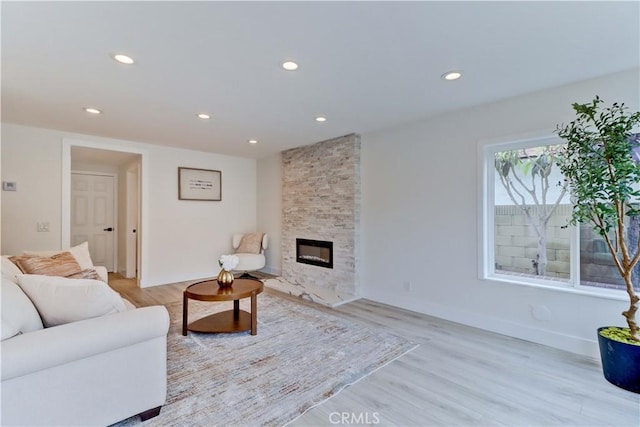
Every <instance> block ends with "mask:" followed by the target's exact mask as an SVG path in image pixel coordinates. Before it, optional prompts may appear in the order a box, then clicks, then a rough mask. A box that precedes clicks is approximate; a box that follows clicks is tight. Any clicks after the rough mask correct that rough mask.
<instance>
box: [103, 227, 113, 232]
mask: <svg viewBox="0 0 640 427" xmlns="http://www.w3.org/2000/svg"><path fill="white" fill-rule="evenodd" d="M103 231H113V227H109V228H105V229H104V230H103Z"/></svg>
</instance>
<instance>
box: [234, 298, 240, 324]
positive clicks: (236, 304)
mask: <svg viewBox="0 0 640 427" xmlns="http://www.w3.org/2000/svg"><path fill="white" fill-rule="evenodd" d="M239 318H240V300H239V299H236V300H233V319H234V320H238V319H239Z"/></svg>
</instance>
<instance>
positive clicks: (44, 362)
mask: <svg viewBox="0 0 640 427" xmlns="http://www.w3.org/2000/svg"><path fill="white" fill-rule="evenodd" d="M168 330H169V313H168V312H167V309H166V308H165V307H163V306H160V305H157V306H152V307H143V308H138V309H135V310H128V311H123V312H120V313H115V314H110V315H107V316H102V317H96V318H93V319H87V320H82V321H78V322H73V323H67V324H65V325H60V326H55V327H52V328H46V329H41V330H38V331H34V332H29V333H26V334H22V335H18V336H15V337H13V338H10V339H8V340H5V341H2V343H1V344H0V349H1V353H2V381H4V380H8V379H11V378H15V377H19V376H22V375H26V374H28V373H31V372H37V371H40V370H43V369H49V368H52V367H55V366H59V365H64V364H66V363H70V362H73V361H75V360H80V359H83V358H87V357H91V356H93V355H96V354H100V353H105V352H108V351H111V350H116V349H119V348H123V347H128V346H131V345H134V344H136V343H139V342H143V341H147V340H151V339H154V338H157V337H161V336H166V335H167V332H168Z"/></svg>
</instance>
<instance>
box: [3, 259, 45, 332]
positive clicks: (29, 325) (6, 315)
mask: <svg viewBox="0 0 640 427" xmlns="http://www.w3.org/2000/svg"><path fill="white" fill-rule="evenodd" d="M2 273H3V274H2V282H1V286H2V289H1V292H2V293H1V295H2V331H1V332H2V339H3V340H4V339H6V338H10V337H11V336H13V335H16V334H17V333H20V332H31V331H37V330H39V329H42V328H43V325H42V320H41V319H40V315H39V314H38V311H37V310H36V308H35V306H34V305H33V303H32V302H31V301H30V300H29V298H28V297H27V296H26V295H25V293H24V292H22V289H20V287H19V286H18V285H17V284H16V282H15V281H14V280H12V279H11V277H10V276H8V275H7V274H5V271H4V270H3V272H2Z"/></svg>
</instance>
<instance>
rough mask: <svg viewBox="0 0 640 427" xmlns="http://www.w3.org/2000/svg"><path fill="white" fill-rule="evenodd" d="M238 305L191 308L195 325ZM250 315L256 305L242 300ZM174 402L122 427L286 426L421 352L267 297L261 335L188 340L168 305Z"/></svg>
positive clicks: (261, 307) (177, 312) (176, 309)
mask: <svg viewBox="0 0 640 427" xmlns="http://www.w3.org/2000/svg"><path fill="white" fill-rule="evenodd" d="M231 308H232V303H231V302H228V303H202V302H198V301H190V302H189V321H190V322H191V321H193V320H195V319H198V318H200V317H203V316H204V315H207V314H211V313H214V312H216V311H223V310H229V309H231ZM241 308H242V309H244V310H246V311H249V299H245V300H242V301H241ZM167 309H168V310H169V314H170V316H171V327H170V329H169V336H168V367H167V371H168V396H167V402H166V403H165V405H164V406H163V408H162V411H161V413H160V415H159V416H158V417H156V418H152V419H151V420H148V421H147V422H145V423H141V422H140V419H139V417H132V418H129V419H127V420H125V421H122V422H120V423H117V424H116V426H118V427H128V426H133V425H145V426H178V425H179V426H186V425H191V426H281V425H285V424H287V423H288V422H290V421H292V420H294V419H295V418H297V417H298V416H300V415H301V414H303V413H304V412H305V411H306V410H308V409H310V408H311V407H313V406H315V405H317V404H319V403H321V402H323V401H324V400H326V399H328V398H330V397H331V396H333V395H334V394H336V393H338V392H339V391H340V390H341V389H343V388H344V387H345V386H347V385H349V384H353V383H354V382H356V381H358V380H359V379H361V378H363V377H365V376H366V375H368V374H370V373H371V372H373V371H374V370H376V369H378V368H380V367H382V366H384V365H385V364H387V363H389V362H391V361H392V360H394V359H396V358H398V357H400V356H402V355H403V354H405V353H407V352H409V351H410V350H412V349H414V348H415V347H417V345H415V344H414V343H412V342H410V341H408V340H406V339H404V338H401V337H398V336H395V335H392V334H390V333H387V332H385V331H380V330H376V329H374V328H370V327H366V326H363V325H360V324H358V323H356V322H351V321H349V320H346V319H343V318H340V317H338V316H336V315H333V314H331V313H326V312H324V311H322V310H318V309H316V308H314V307H311V306H308V305H304V304H300V303H297V302H295V301H289V300H287V299H283V298H278V297H275V296H271V295H266V294H261V295H259V296H258V335H256V336H252V335H250V334H249V332H241V333H235V334H199V333H193V332H189V335H188V336H187V337H184V336H182V333H181V327H182V318H181V316H182V303H181V302H180V303H172V304H169V305H167Z"/></svg>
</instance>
